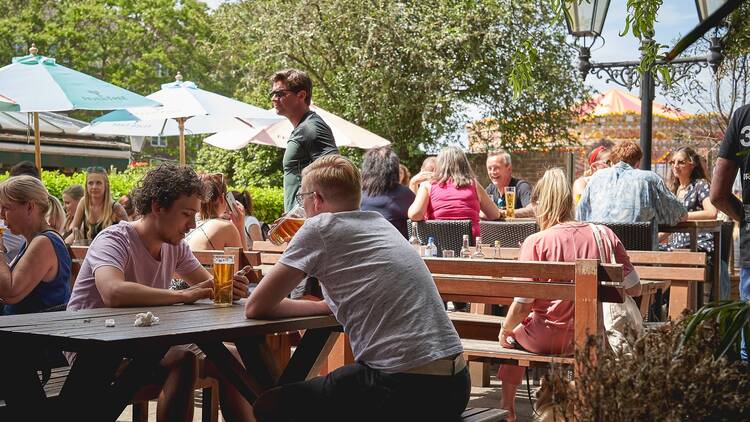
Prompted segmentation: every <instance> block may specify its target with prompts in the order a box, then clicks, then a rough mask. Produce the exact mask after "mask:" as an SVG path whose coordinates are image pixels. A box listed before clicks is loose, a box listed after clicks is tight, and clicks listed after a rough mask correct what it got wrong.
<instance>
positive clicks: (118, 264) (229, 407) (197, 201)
mask: <svg viewBox="0 0 750 422" xmlns="http://www.w3.org/2000/svg"><path fill="white" fill-rule="evenodd" d="M203 195H204V186H203V183H202V182H201V180H200V179H199V178H198V175H197V174H195V172H194V171H193V170H191V169H190V168H189V167H186V166H181V167H178V166H173V165H162V166H160V167H157V168H156V169H153V170H151V171H149V172H148V173H147V174H146V175H145V176H144V177H143V179H141V181H140V182H139V185H138V187H137V188H136V189H135V190H134V192H133V200H134V201H135V207H136V209H137V210H138V214H140V215H141V218H140V220H138V221H135V222H123V223H120V224H115V225H112V226H109V227H107V228H105V229H104V230H102V231H101V232H100V233H99V235H98V236H96V238H95V239H94V241H93V242H92V243H91V246H90V247H89V249H88V252H87V253H86V258H85V259H84V261H83V264H82V265H81V271H80V272H79V273H78V278H77V279H76V283H75V287H73V293H72V295H71V298H70V303H69V304H68V309H70V310H80V309H93V308H103V307H111V308H118V307H128V306H159V305H172V304H175V303H193V302H195V301H196V300H199V299H206V298H210V297H211V296H212V294H213V290H212V287H213V285H212V281H211V275H210V274H209V273H208V271H206V269H205V268H203V266H201V264H200V262H198V260H197V259H196V258H195V256H194V255H193V253H192V252H191V251H190V248H189V247H188V245H187V243H186V242H185V233H187V232H188V231H190V229H192V228H194V227H195V214H196V213H197V212H198V210H199V209H200V205H201V199H203ZM173 274H177V275H179V276H180V277H181V278H182V279H183V280H185V281H186V282H187V283H188V284H189V285H190V287H189V288H187V289H184V290H170V289H168V287H169V283H170V281H171V279H172V275H173ZM247 284H248V280H247V278H246V277H245V276H242V275H239V274H235V276H234V297H236V298H240V297H247ZM199 355H200V353H199V352H198V351H197V350H196V349H195V348H194V347H192V346H177V347H172V348H170V349H169V351H167V353H166V355H164V358H163V359H162V360H161V362H160V364H159V368H158V371H157V373H158V376H159V379H158V380H144V383H146V382H155V381H156V382H160V381H163V382H164V384H163V387H162V393H161V395H160V396H159V402H158V406H157V420H159V421H170V422H171V421H192V420H193V389H194V385H195V380H196V378H197V376H198V358H199ZM68 358H69V360H71V361H72V360H73V359H75V358H74V357H73V356H72V355H71V354H69V356H68ZM206 372H207V373H210V374H211V376H214V377H215V378H218V379H219V384H220V385H219V387H220V390H221V391H220V396H219V398H220V400H221V408H222V413H223V415H224V418H225V419H226V420H231V421H234V420H247V419H248V418H249V417H250V415H251V410H250V407H249V405H248V404H247V401H245V400H244V399H243V398H242V396H241V395H240V394H239V393H238V392H237V391H236V389H235V388H234V386H233V385H232V384H230V383H228V382H226V381H225V380H223V379H222V377H220V376H219V374H218V372H217V371H213V369H212V368H211V367H210V366H207V367H206Z"/></svg>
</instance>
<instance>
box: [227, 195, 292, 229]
mask: <svg viewBox="0 0 750 422" xmlns="http://www.w3.org/2000/svg"><path fill="white" fill-rule="evenodd" d="M229 189H230V190H247V191H249V192H250V195H251V196H252V197H253V213H254V214H255V217H256V218H257V219H258V220H260V221H263V222H266V223H268V224H271V223H272V222H273V221H274V220H276V219H277V218H279V217H280V216H281V214H282V213H283V212H284V189H283V188H255V187H248V188H245V189H242V188H236V187H231V188H229Z"/></svg>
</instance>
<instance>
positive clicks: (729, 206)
mask: <svg viewBox="0 0 750 422" xmlns="http://www.w3.org/2000/svg"><path fill="white" fill-rule="evenodd" d="M711 203H713V204H714V206H715V207H716V208H717V209H719V210H720V211H722V212H724V214H726V215H728V216H729V217H730V218H732V219H733V220H736V221H743V220H744V214H745V209H744V208H743V206H742V202H740V200H739V199H737V197H736V196H734V195H728V196H724V197H721V198H716V199H713V200H711Z"/></svg>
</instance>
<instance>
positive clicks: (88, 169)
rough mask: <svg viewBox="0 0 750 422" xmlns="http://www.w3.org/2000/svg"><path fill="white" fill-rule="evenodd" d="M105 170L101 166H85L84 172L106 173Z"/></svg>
mask: <svg viewBox="0 0 750 422" xmlns="http://www.w3.org/2000/svg"><path fill="white" fill-rule="evenodd" d="M106 172H107V170H106V169H105V168H104V167H101V166H91V167H86V173H106Z"/></svg>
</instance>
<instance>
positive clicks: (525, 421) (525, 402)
mask: <svg viewBox="0 0 750 422" xmlns="http://www.w3.org/2000/svg"><path fill="white" fill-rule="evenodd" d="M493 373H497V370H493ZM532 383H533V381H532ZM531 393H532V396H533V394H534V387H533V385H532V388H531ZM469 407H500V381H498V380H497V379H496V378H495V377H494V376H492V379H491V381H490V386H489V387H488V388H480V387H474V388H472V389H471V398H470V399H469ZM516 408H517V410H518V421H519V422H532V421H533V420H534V418H533V412H532V410H531V405H530V403H529V398H528V393H527V392H526V385H525V381H524V385H523V386H521V388H519V389H518V395H517V396H516ZM148 419H149V421H156V402H151V404H150V406H149V418H148ZM117 420H118V422H119V421H122V422H129V421H132V418H131V413H130V406H128V407H127V408H126V409H125V411H124V412H123V413H122V415H120V417H119V418H118V419H117ZM193 420H194V421H196V422H199V421H200V420H201V419H200V409H198V408H196V412H195V417H194V418H193ZM219 420H220V421H222V422H223V421H224V419H223V418H221V417H219Z"/></svg>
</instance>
